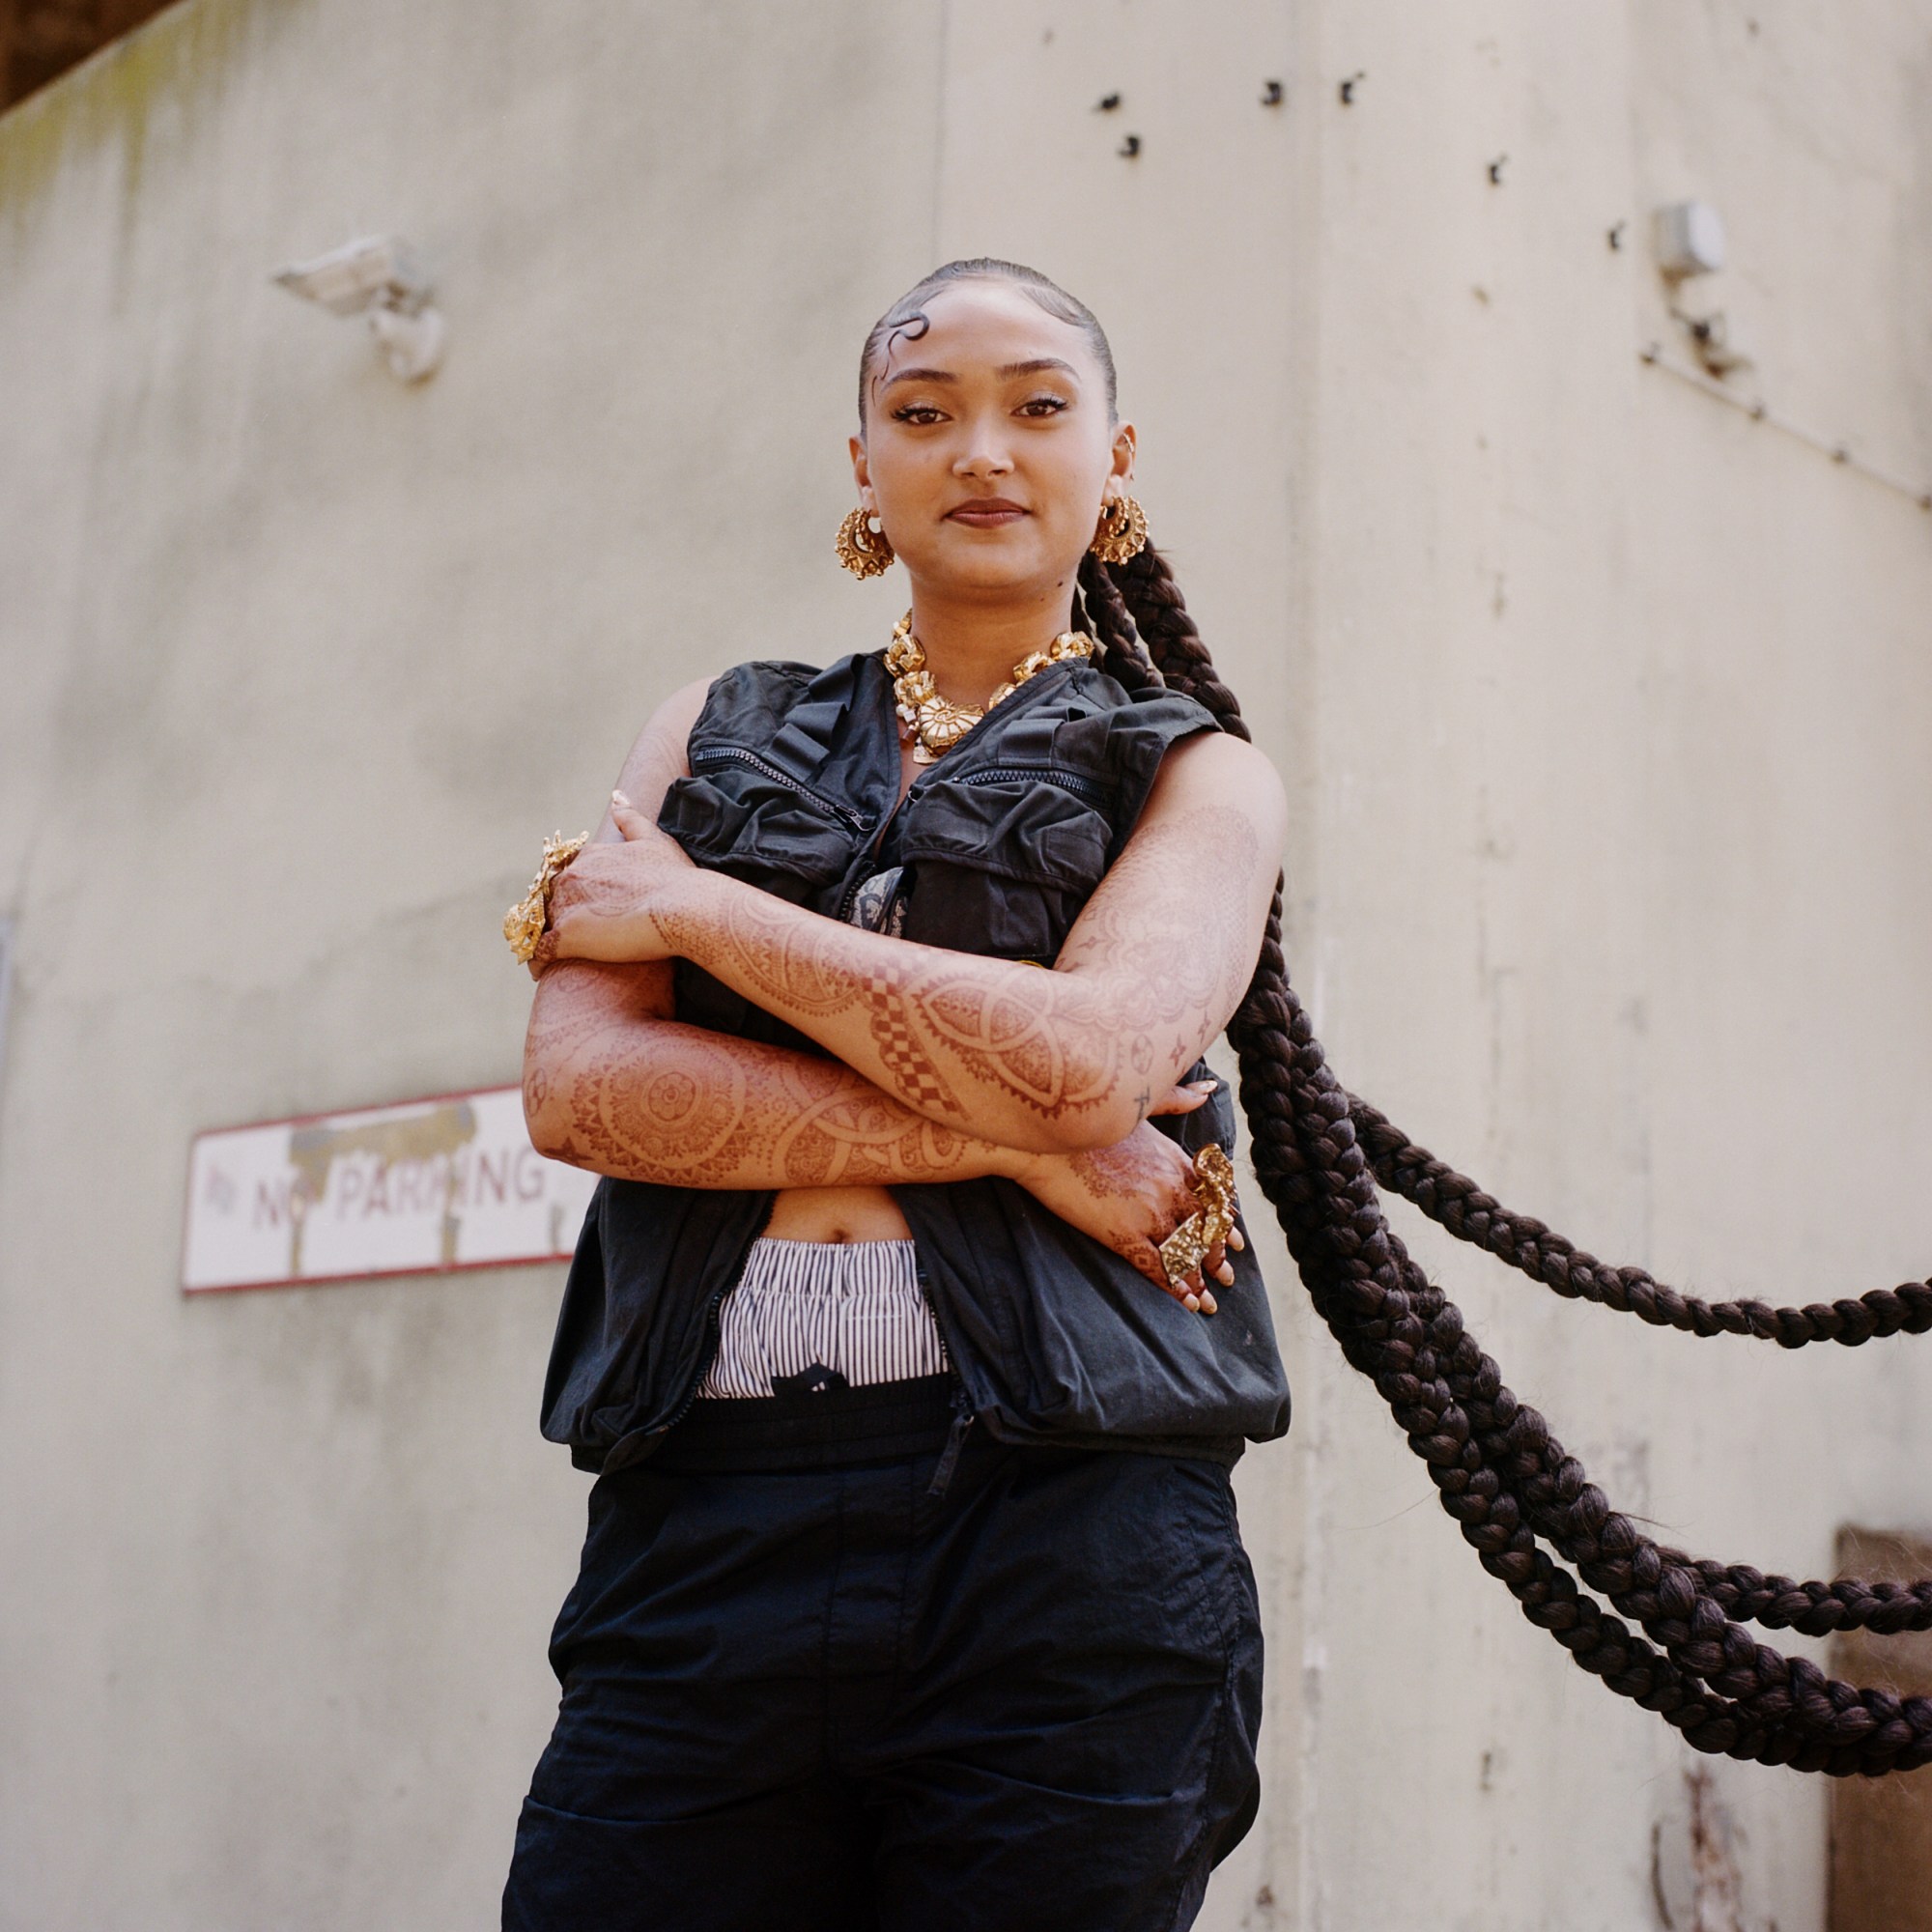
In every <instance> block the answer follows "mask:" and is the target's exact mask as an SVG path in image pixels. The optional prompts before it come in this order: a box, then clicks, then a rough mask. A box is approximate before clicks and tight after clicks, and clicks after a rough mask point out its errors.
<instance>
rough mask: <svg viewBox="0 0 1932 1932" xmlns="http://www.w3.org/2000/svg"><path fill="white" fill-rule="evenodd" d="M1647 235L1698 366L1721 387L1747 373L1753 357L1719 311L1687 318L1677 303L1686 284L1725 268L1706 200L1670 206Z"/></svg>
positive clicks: (1717, 223) (1719, 225)
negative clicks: (1651, 241)
mask: <svg viewBox="0 0 1932 1932" xmlns="http://www.w3.org/2000/svg"><path fill="white" fill-rule="evenodd" d="M1651 235H1652V240H1653V241H1654V243H1655V245H1656V248H1657V268H1658V272H1659V273H1660V274H1661V275H1662V277H1663V279H1664V280H1665V281H1666V282H1667V283H1669V285H1670V290H1671V296H1672V300H1671V303H1670V313H1671V315H1672V317H1673V318H1675V320H1677V321H1678V322H1681V323H1682V324H1683V325H1684V327H1685V328H1686V329H1687V330H1688V331H1689V333H1690V347H1691V349H1692V351H1693V352H1694V353H1695V355H1696V357H1697V359H1698V361H1699V362H1701V363H1702V364H1703V365H1704V368H1705V370H1706V372H1707V373H1708V374H1710V375H1713V376H1715V377H1717V378H1718V380H1719V382H1721V381H1722V380H1723V379H1724V378H1725V377H1726V376H1734V375H1736V374H1737V372H1738V371H1739V370H1740V369H1748V368H1749V367H1750V366H1751V358H1750V356H1749V355H1747V353H1746V352H1745V350H1744V348H1743V347H1742V345H1741V344H1740V343H1739V341H1738V335H1737V331H1736V329H1735V328H1733V327H1732V326H1731V324H1730V323H1729V321H1728V320H1727V319H1726V317H1725V315H1724V313H1723V311H1722V310H1721V309H1712V310H1710V311H1709V312H1708V313H1706V314H1704V315H1690V314H1689V313H1687V312H1686V311H1685V310H1684V309H1683V308H1681V307H1679V306H1678V303H1677V300H1676V297H1677V294H1678V292H1679V291H1680V290H1681V289H1682V288H1683V286H1684V284H1685V283H1686V282H1688V281H1690V280H1691V279H1692V278H1693V277H1694V276H1697V275H1712V274H1716V273H1717V271H1718V270H1719V269H1721V268H1722V267H1723V266H1724V224H1723V222H1722V220H1721V219H1720V218H1719V214H1718V211H1717V210H1716V209H1715V208H1713V207H1712V206H1711V204H1710V203H1709V202H1708V201H1673V202H1669V203H1667V204H1666V205H1665V206H1664V207H1662V208H1660V209H1659V210H1658V211H1657V213H1656V214H1655V215H1654V216H1653V217H1652V224H1651Z"/></svg>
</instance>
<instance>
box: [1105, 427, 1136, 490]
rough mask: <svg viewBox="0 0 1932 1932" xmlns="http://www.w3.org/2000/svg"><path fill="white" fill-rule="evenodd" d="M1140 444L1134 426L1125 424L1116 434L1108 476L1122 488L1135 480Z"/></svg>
mask: <svg viewBox="0 0 1932 1932" xmlns="http://www.w3.org/2000/svg"><path fill="white" fill-rule="evenodd" d="M1138 444H1139V438H1138V437H1137V436H1136V435H1135V432H1134V426H1133V424H1132V423H1130V422H1123V423H1122V424H1121V426H1120V427H1119V428H1118V429H1117V430H1115V432H1114V448H1113V454H1112V457H1111V460H1110V461H1109V463H1108V466H1107V474H1108V475H1109V476H1111V477H1113V478H1114V479H1115V480H1116V481H1117V482H1119V483H1121V484H1122V486H1124V485H1126V484H1129V483H1131V482H1132V481H1133V480H1134V451H1135V449H1136V447H1137V446H1138Z"/></svg>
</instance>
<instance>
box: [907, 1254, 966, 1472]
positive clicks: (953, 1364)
mask: <svg viewBox="0 0 1932 1932" xmlns="http://www.w3.org/2000/svg"><path fill="white" fill-rule="evenodd" d="M913 1275H914V1278H915V1279H916V1280H917V1281H918V1283H919V1292H920V1293H921V1294H922V1295H923V1297H924V1298H925V1306H926V1310H927V1312H928V1313H929V1314H930V1315H931V1317H932V1325H933V1326H934V1327H935V1328H936V1329H938V1330H939V1339H940V1342H941V1343H942V1345H943V1346H944V1347H945V1350H946V1372H947V1374H948V1375H950V1376H951V1377H952V1428H951V1429H949V1430H948V1431H947V1432H946V1446H945V1447H944V1448H943V1449H942V1450H940V1452H939V1462H938V1463H937V1464H936V1465H935V1467H934V1469H933V1471H932V1481H931V1482H929V1483H928V1484H927V1485H926V1486H925V1492H926V1494H927V1495H929V1496H930V1497H932V1499H933V1500H934V1501H935V1502H938V1501H942V1500H943V1499H944V1498H945V1495H946V1492H947V1491H948V1490H949V1489H951V1488H952V1475H953V1471H954V1470H955V1469H957V1468H958V1466H959V1452H960V1451H961V1450H962V1449H964V1448H965V1446H966V1437H967V1435H968V1433H969V1432H970V1431H971V1429H972V1427H973V1424H974V1421H975V1419H976V1418H975V1416H974V1413H973V1398H972V1396H971V1395H970V1394H969V1393H968V1391H967V1388H966V1378H965V1377H964V1376H962V1375H961V1374H960V1373H959V1351H958V1350H957V1349H955V1348H954V1347H953V1346H952V1338H951V1337H950V1336H949V1335H948V1334H947V1332H946V1324H945V1322H943V1321H941V1320H940V1319H939V1303H938V1302H937V1301H936V1300H934V1299H933V1293H932V1284H931V1283H930V1282H929V1281H927V1280H926V1278H925V1264H924V1263H923V1262H922V1261H921V1260H920V1259H919V1255H918V1252H917V1251H916V1250H915V1252H914V1255H913Z"/></svg>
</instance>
